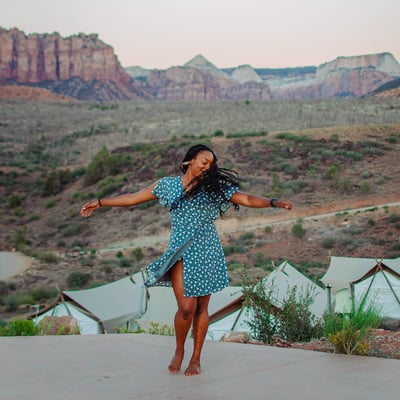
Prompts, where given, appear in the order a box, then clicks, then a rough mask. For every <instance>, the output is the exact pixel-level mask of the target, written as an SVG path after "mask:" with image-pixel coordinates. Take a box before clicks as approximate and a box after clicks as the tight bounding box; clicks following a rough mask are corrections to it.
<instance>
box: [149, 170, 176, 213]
mask: <svg viewBox="0 0 400 400" xmlns="http://www.w3.org/2000/svg"><path fill="white" fill-rule="evenodd" d="M171 180H172V178H170V177H166V178H162V179H160V180H159V181H158V182H157V184H156V186H155V187H154V189H153V191H152V193H153V194H154V195H155V196H156V197H157V199H158V201H159V203H160V204H161V205H162V206H163V207H169V206H171V183H172V181H171Z"/></svg>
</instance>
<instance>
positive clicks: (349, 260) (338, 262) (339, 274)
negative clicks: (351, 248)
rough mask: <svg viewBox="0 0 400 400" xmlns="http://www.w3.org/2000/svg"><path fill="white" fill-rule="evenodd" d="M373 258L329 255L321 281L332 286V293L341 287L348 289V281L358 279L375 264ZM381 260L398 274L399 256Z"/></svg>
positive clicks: (399, 269)
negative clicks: (326, 268)
mask: <svg viewBox="0 0 400 400" xmlns="http://www.w3.org/2000/svg"><path fill="white" fill-rule="evenodd" d="M377 262H378V261H377V259H375V258H357V257H334V256H332V257H330V262H329V266H328V270H327V271H326V273H325V274H324V275H323V276H322V278H321V281H322V282H323V284H324V285H325V287H326V286H327V285H330V286H331V287H332V294H335V293H336V292H338V291H339V290H342V289H350V283H351V282H354V281H356V280H358V279H360V278H361V277H362V276H364V275H365V274H366V273H368V271H370V270H371V269H372V268H373V267H374V266H375V265H376V264H377ZM381 262H382V263H383V264H385V265H386V266H387V267H388V268H390V269H391V270H393V271H394V272H396V273H398V274H400V258H394V259H382V260H381Z"/></svg>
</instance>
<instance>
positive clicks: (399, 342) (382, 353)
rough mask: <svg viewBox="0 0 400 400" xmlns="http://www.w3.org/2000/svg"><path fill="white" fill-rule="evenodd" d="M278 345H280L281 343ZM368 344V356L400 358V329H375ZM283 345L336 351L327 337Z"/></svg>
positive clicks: (283, 345)
mask: <svg viewBox="0 0 400 400" xmlns="http://www.w3.org/2000/svg"><path fill="white" fill-rule="evenodd" d="M277 345H278V346H279V345H280V344H277ZM368 345H369V349H368V353H367V355H368V356H372V357H382V358H392V359H396V360H400V331H397V332H393V331H389V330H384V329H374V330H372V332H371V335H370V337H369V339H368ZM281 346H282V347H291V348H295V349H303V350H310V351H323V352H327V353H333V352H334V351H335V349H334V347H333V345H332V343H330V342H329V341H328V340H326V339H319V340H314V341H311V342H309V343H293V344H288V345H287V346H286V345H285V344H281Z"/></svg>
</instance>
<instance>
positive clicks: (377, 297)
mask: <svg viewBox="0 0 400 400" xmlns="http://www.w3.org/2000/svg"><path fill="white" fill-rule="evenodd" d="M351 286H352V292H353V296H354V300H355V302H356V304H365V305H366V306H368V305H373V306H376V307H378V309H380V310H381V314H382V316H383V317H386V318H394V319H400V274H398V273H397V272H395V271H393V270H391V269H390V268H388V267H387V266H386V265H384V264H382V263H381V262H378V263H377V264H376V266H375V267H373V268H372V269H371V270H370V271H368V272H367V273H366V274H365V275H364V276H363V277H361V278H360V279H358V280H357V281H355V282H352V283H351Z"/></svg>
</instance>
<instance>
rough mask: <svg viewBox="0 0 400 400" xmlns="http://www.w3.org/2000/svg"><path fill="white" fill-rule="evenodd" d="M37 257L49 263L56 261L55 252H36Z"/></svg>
mask: <svg viewBox="0 0 400 400" xmlns="http://www.w3.org/2000/svg"><path fill="white" fill-rule="evenodd" d="M37 258H38V259H39V260H40V261H43V262H46V263H50V264H56V263H58V256H57V254H56V253H53V252H51V251H45V252H38V253H37Z"/></svg>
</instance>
